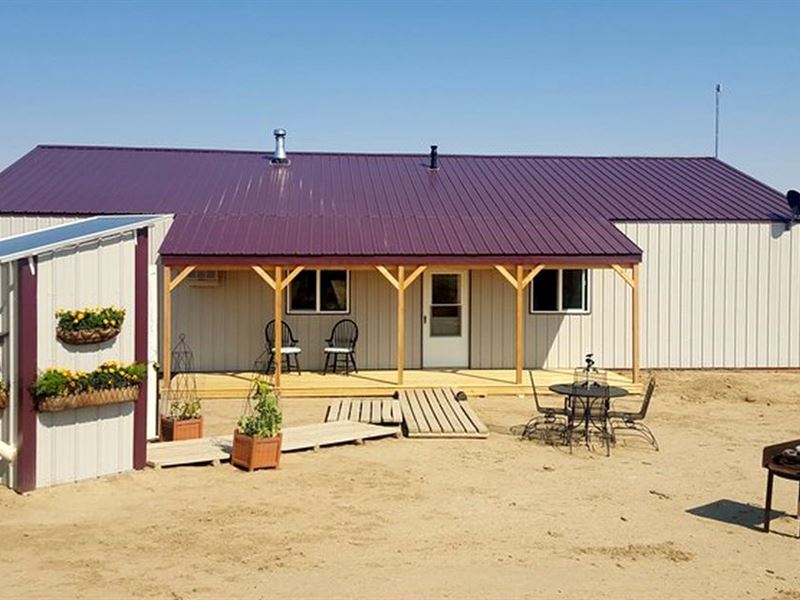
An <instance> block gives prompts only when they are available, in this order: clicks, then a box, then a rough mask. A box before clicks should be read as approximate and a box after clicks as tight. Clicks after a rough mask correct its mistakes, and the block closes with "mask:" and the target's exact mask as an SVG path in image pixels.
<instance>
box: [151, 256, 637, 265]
mask: <svg viewBox="0 0 800 600" xmlns="http://www.w3.org/2000/svg"><path fill="white" fill-rule="evenodd" d="M161 261H162V264H164V265H166V266H171V267H181V266H207V267H218V268H221V269H222V268H224V267H233V268H235V267H248V266H252V265H305V266H374V265H410V264H425V265H430V266H435V265H442V266H445V265H449V266H466V267H469V266H475V267H491V266H492V265H496V264H505V265H508V264H525V265H541V264H546V265H558V266H565V267H566V266H574V267H587V268H593V267H594V268H598V267H604V266H607V265H611V264H616V265H634V264H639V263H641V262H642V255H641V253H639V254H607V255H565V254H550V255H479V256H476V255H471V256H459V255H429V254H428V255H422V254H420V255H416V254H407V255H402V256H398V255H386V256H377V255H373V256H351V255H350V256H348V255H293V256H286V255H234V256H225V255H218V254H214V255H212V254H185V255H181V254H162V255H161Z"/></svg>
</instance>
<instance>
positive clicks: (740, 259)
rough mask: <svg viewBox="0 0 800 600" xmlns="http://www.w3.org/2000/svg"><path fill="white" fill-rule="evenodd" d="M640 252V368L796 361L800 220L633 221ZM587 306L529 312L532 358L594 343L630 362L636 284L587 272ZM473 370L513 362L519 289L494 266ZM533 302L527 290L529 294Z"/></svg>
mask: <svg viewBox="0 0 800 600" xmlns="http://www.w3.org/2000/svg"><path fill="white" fill-rule="evenodd" d="M620 229H621V230H622V231H624V232H625V233H626V234H627V235H628V236H629V237H630V238H631V239H633V240H634V241H635V242H636V243H637V244H638V245H639V246H640V247H641V248H642V249H643V250H644V260H643V262H642V267H641V279H642V282H641V285H642V290H641V301H642V317H641V336H642V337H641V339H642V357H641V360H642V366H643V367H645V368H647V367H652V368H681V367H683V368H700V367H706V368H714V367H725V368H752V367H798V366H800V241H798V239H797V238H798V236H800V230H798V229H796V230H793V231H792V232H785V231H784V227H783V224H781V223H778V224H770V223H626V224H621V225H620ZM591 285H592V291H591V296H592V299H591V309H592V310H591V314H589V315H530V314H527V304H526V317H525V336H526V344H525V364H526V366H528V367H553V368H566V367H571V366H575V365H579V364H580V363H581V360H582V357H583V355H584V353H586V352H594V353H595V355H596V357H597V359H598V360H599V361H600V363H601V364H603V365H605V366H607V367H609V368H611V367H616V368H629V367H630V347H631V325H630V310H631V298H630V290H629V288H628V287H627V286H626V285H625V284H624V283H623V281H622V280H621V279H620V278H619V277H618V276H617V275H616V274H615V273H614V272H612V271H610V270H595V271H592V273H591ZM472 292H473V298H472V303H473V304H472V306H473V311H474V314H473V316H472V318H473V324H474V325H473V338H472V343H471V347H472V366H473V367H474V368H490V367H494V368H511V367H512V366H513V361H514V358H513V351H514V292H513V290H512V288H511V286H510V285H508V284H507V283H506V281H505V280H504V279H503V278H502V277H501V276H500V275H499V274H498V273H496V272H494V271H475V272H473V285H472ZM525 300H526V303H527V302H528V296H527V294H526V299H525Z"/></svg>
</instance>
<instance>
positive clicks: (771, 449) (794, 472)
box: [761, 440, 800, 538]
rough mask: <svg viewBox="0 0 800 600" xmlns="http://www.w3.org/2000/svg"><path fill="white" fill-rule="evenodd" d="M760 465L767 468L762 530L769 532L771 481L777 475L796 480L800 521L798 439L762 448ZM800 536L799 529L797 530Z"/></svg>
mask: <svg viewBox="0 0 800 600" xmlns="http://www.w3.org/2000/svg"><path fill="white" fill-rule="evenodd" d="M761 465H762V466H763V467H764V468H765V469H766V470H767V501H766V503H765V505H764V531H765V532H767V533H769V519H770V513H771V512H772V482H773V479H774V478H775V477H776V476H777V477H780V478H782V479H790V480H792V481H797V482H798V496H797V519H798V521H800V440H793V441H791V442H783V443H782V444H775V445H774V446H767V447H766V448H764V453H763V455H762V458H761ZM798 537H799V538H800V530H798Z"/></svg>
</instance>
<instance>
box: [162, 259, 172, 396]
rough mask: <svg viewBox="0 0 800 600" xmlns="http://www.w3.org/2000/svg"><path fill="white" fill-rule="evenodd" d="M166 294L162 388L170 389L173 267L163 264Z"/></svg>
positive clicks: (163, 299)
mask: <svg viewBox="0 0 800 600" xmlns="http://www.w3.org/2000/svg"><path fill="white" fill-rule="evenodd" d="M161 268H162V270H163V277H164V285H163V286H162V288H163V293H164V296H163V298H162V299H161V301H162V307H163V310H162V314H161V321H162V322H161V373H162V375H161V388H162V389H165V390H168V389H169V387H170V384H171V382H172V289H171V284H172V268H171V267H168V266H167V265H163V266H162V267H161Z"/></svg>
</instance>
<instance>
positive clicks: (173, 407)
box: [160, 398, 203, 442]
mask: <svg viewBox="0 0 800 600" xmlns="http://www.w3.org/2000/svg"><path fill="white" fill-rule="evenodd" d="M201 410H202V405H201V404H200V400H198V399H197V398H191V399H188V400H180V401H177V402H175V401H172V402H170V403H169V408H168V409H167V414H166V415H162V416H161V435H160V437H161V441H162V442H177V441H180V440H193V439H197V438H201V437H203V415H202V414H201Z"/></svg>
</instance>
